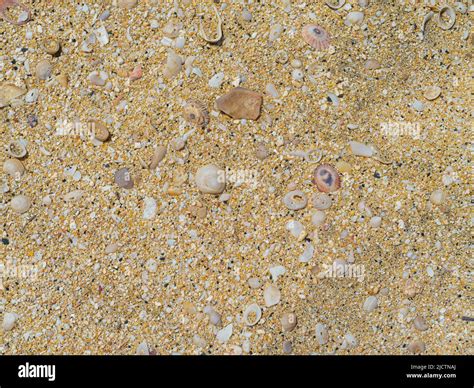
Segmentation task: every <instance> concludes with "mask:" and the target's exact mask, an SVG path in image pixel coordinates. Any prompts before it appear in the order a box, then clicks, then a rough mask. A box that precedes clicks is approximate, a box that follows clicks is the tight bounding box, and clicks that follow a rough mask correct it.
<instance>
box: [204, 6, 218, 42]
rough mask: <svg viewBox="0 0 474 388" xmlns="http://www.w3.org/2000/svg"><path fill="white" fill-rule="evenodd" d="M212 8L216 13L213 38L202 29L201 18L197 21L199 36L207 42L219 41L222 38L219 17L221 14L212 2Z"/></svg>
mask: <svg viewBox="0 0 474 388" xmlns="http://www.w3.org/2000/svg"><path fill="white" fill-rule="evenodd" d="M212 7H213V9H214V12H215V14H216V17H217V30H216V34H215V36H214V37H213V38H210V37H209V36H208V35H207V34H206V32H205V31H204V27H203V23H202V18H201V20H200V21H199V35H200V36H201V38H203V39H204V40H205V41H206V42H208V43H214V44H215V43H219V41H220V40H221V39H222V36H223V34H222V19H221V15H220V14H219V11H218V10H217V7H216V6H215V5H214V4H213V5H212Z"/></svg>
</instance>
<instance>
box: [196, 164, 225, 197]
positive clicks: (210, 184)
mask: <svg viewBox="0 0 474 388" xmlns="http://www.w3.org/2000/svg"><path fill="white" fill-rule="evenodd" d="M195 182H196V185H197V187H198V189H199V191H201V193H205V194H221V193H222V192H223V191H224V189H225V185H226V180H225V171H224V170H222V169H220V168H219V167H217V166H216V165H214V164H208V165H205V166H203V167H201V168H199V169H198V170H197V172H196V177H195Z"/></svg>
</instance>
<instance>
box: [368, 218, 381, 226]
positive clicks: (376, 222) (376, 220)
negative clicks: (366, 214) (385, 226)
mask: <svg viewBox="0 0 474 388" xmlns="http://www.w3.org/2000/svg"><path fill="white" fill-rule="evenodd" d="M369 224H370V226H371V227H372V228H379V227H380V225H382V217H379V216H375V217H372V218H371V219H370V221H369Z"/></svg>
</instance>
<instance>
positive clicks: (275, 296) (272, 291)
mask: <svg viewBox="0 0 474 388" xmlns="http://www.w3.org/2000/svg"><path fill="white" fill-rule="evenodd" d="M263 299H264V300H265V306H267V307H271V306H274V305H276V304H278V303H280V299H281V293H280V290H279V289H278V288H277V286H275V285H273V284H270V285H269V286H267V287H266V288H265V291H263Z"/></svg>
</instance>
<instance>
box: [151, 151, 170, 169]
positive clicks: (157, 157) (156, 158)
mask: <svg viewBox="0 0 474 388" xmlns="http://www.w3.org/2000/svg"><path fill="white" fill-rule="evenodd" d="M165 156H166V147H165V146H158V147H156V148H155V151H154V152H153V156H152V158H151V162H150V165H149V166H148V168H149V169H150V170H154V169H155V168H157V167H158V165H159V164H160V162H161V161H162V160H163V159H164V158H165Z"/></svg>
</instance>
